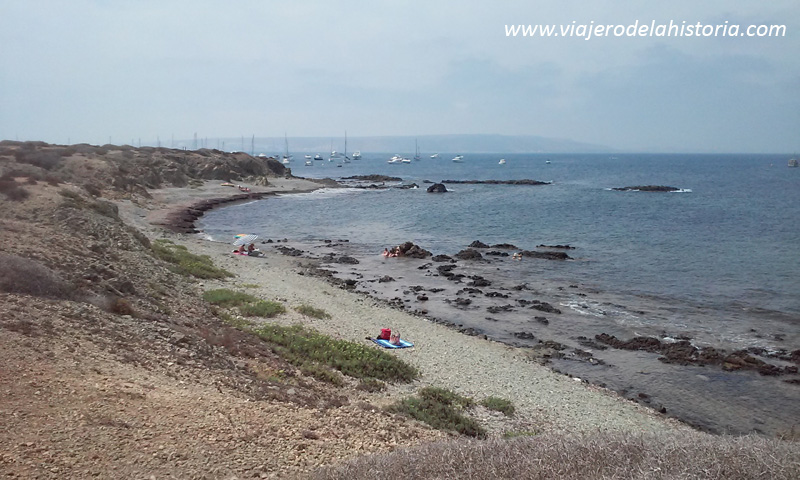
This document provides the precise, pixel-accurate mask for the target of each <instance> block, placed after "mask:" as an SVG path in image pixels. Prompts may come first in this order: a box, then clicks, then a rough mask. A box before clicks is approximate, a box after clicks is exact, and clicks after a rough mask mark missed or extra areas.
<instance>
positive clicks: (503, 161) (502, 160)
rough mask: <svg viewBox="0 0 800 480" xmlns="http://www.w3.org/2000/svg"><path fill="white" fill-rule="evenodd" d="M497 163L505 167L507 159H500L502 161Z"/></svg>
mask: <svg viewBox="0 0 800 480" xmlns="http://www.w3.org/2000/svg"><path fill="white" fill-rule="evenodd" d="M497 163H498V164H499V165H505V164H506V159H505V158H501V159H500V161H499V162H497Z"/></svg>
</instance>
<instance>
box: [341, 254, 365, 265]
mask: <svg viewBox="0 0 800 480" xmlns="http://www.w3.org/2000/svg"><path fill="white" fill-rule="evenodd" d="M336 263H346V264H348V265H357V264H358V263H359V262H358V259H356V258H354V257H350V256H347V255H342V256H341V257H339V258H337V259H336Z"/></svg>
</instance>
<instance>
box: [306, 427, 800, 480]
mask: <svg viewBox="0 0 800 480" xmlns="http://www.w3.org/2000/svg"><path fill="white" fill-rule="evenodd" d="M387 474H390V475H391V476H392V477H393V478H414V479H434V478H435V479H446V478H480V479H483V480H488V479H520V480H522V479H525V480H532V479H542V480H559V479H564V480H566V479H570V480H572V479H654V480H655V479H678V478H681V479H682V478H692V479H694V478H704V479H757V478H758V479H770V480H790V479H796V478H800V444H798V443H794V442H784V441H781V440H775V439H768V438H764V437H759V436H747V437H715V436H710V435H699V434H698V435H689V436H686V435H680V436H679V435H674V434H660V435H645V434H595V435H591V436H585V437H580V436H559V435H545V436H540V437H525V438H515V439H510V440H501V439H493V440H486V441H475V440H458V441H451V442H442V443H435V444H428V445H425V446H422V447H420V448H416V449H413V450H403V451H396V452H393V453H390V454H384V455H374V456H369V457H361V458H358V459H355V460H353V461H351V462H348V463H345V464H342V465H341V466H338V467H329V468H325V469H321V470H318V471H317V472H315V473H314V474H312V475H311V476H310V478H312V479H338V478H347V479H348V480H360V479H378V478H384V477H386V476H387Z"/></svg>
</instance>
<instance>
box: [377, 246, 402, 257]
mask: <svg viewBox="0 0 800 480" xmlns="http://www.w3.org/2000/svg"><path fill="white" fill-rule="evenodd" d="M382 255H383V256H384V257H385V258H389V257H402V256H405V254H404V253H403V251H402V250H400V247H392V249H391V250H389V249H388V248H384V249H383V254H382Z"/></svg>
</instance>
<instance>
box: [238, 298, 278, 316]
mask: <svg viewBox="0 0 800 480" xmlns="http://www.w3.org/2000/svg"><path fill="white" fill-rule="evenodd" d="M239 311H240V312H242V315H246V316H248V317H264V318H271V317H274V316H276V315H280V314H281V313H283V312H285V311H286V308H285V307H284V306H283V305H281V304H280V303H278V302H272V301H269V300H259V301H257V302H255V303H246V304H244V305H241V306H240V307H239Z"/></svg>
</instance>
